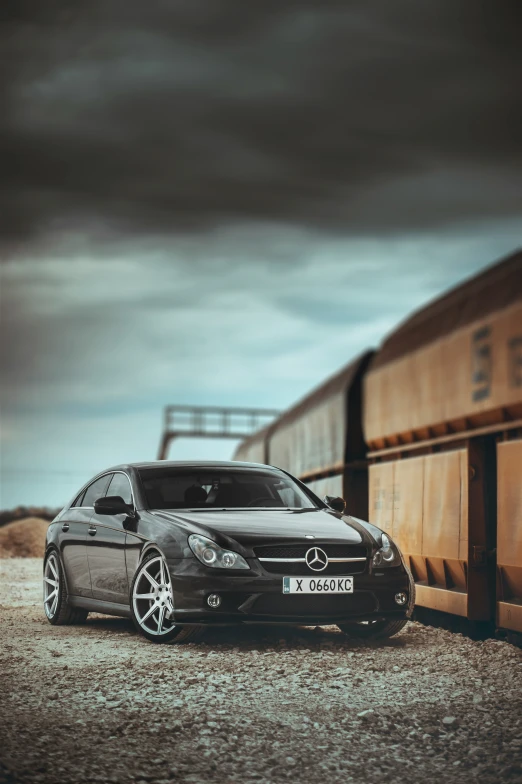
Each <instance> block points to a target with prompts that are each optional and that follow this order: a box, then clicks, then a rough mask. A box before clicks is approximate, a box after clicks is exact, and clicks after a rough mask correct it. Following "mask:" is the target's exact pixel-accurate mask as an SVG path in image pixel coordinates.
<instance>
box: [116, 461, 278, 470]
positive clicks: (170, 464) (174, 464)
mask: <svg viewBox="0 0 522 784" xmlns="http://www.w3.org/2000/svg"><path fill="white" fill-rule="evenodd" d="M192 467H193V468H264V469H268V470H269V471H280V470H281V469H280V468H277V467H276V466H270V465H265V464H264V463H246V462H241V461H239V460H151V461H149V462H144V463H126V464H125V465H118V466H112V467H111V468H107V469H105V470H106V471H117V470H120V471H122V470H127V469H129V468H136V469H138V470H139V469H140V468H192Z"/></svg>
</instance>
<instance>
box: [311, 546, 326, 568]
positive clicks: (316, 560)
mask: <svg viewBox="0 0 522 784" xmlns="http://www.w3.org/2000/svg"><path fill="white" fill-rule="evenodd" d="M305 561H306V565H307V566H308V567H309V568H310V569H313V570H314V572H322V571H323V569H326V567H327V566H328V556H327V555H326V553H325V551H324V550H321V548H320V547H312V548H311V549H310V550H308V552H307V553H306V555H305Z"/></svg>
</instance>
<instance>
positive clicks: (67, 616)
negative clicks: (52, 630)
mask: <svg viewBox="0 0 522 784" xmlns="http://www.w3.org/2000/svg"><path fill="white" fill-rule="evenodd" d="M43 600H44V610H45V614H46V615H47V620H48V621H49V623H52V624H53V626H66V625H71V624H74V623H85V621H86V620H87V615H88V614H89V613H88V612H87V610H82V609H81V608H79V607H71V606H70V605H69V601H68V594H67V585H66V582H65V578H64V575H63V569H62V565H61V563H60V559H59V557H58V553H57V552H55V551H54V550H51V552H50V553H49V554H48V556H47V558H46V559H45V562H44V574H43Z"/></svg>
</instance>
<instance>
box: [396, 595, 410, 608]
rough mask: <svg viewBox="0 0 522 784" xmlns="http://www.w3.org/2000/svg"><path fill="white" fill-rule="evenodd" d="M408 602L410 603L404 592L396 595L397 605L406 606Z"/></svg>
mask: <svg viewBox="0 0 522 784" xmlns="http://www.w3.org/2000/svg"><path fill="white" fill-rule="evenodd" d="M407 601H408V594H407V593H404V591H401V592H400V593H396V594H395V602H396V604H400V605H401V607H402V606H403V605H404V604H406V602H407Z"/></svg>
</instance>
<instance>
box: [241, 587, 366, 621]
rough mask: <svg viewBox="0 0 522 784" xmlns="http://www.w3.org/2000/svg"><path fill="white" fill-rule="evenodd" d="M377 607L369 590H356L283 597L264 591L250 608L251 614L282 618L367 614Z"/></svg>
mask: <svg viewBox="0 0 522 784" xmlns="http://www.w3.org/2000/svg"><path fill="white" fill-rule="evenodd" d="M376 609H377V602H376V599H375V597H374V595H373V594H372V593H370V592H369V591H357V592H356V593H354V594H348V595H346V596H310V595H305V596H288V595H286V596H284V595H282V594H268V593H267V594H263V595H262V596H260V597H259V599H257V601H256V602H255V603H254V606H253V607H252V609H251V611H250V612H251V613H252V614H253V615H276V616H282V617H283V616H285V617H307V616H308V617H314V618H322V617H335V616H343V615H366V614H368V613H372V612H374V611H375V610H376Z"/></svg>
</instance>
